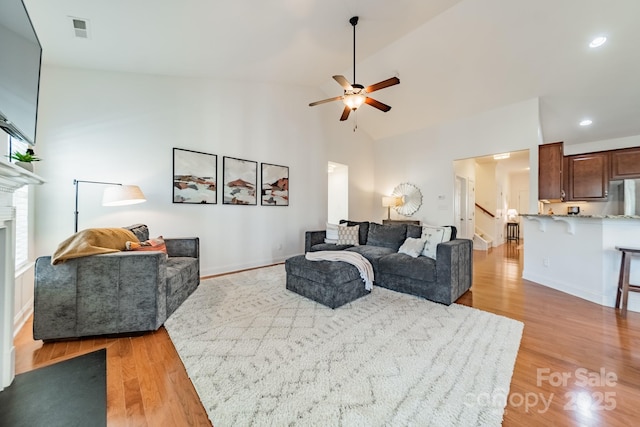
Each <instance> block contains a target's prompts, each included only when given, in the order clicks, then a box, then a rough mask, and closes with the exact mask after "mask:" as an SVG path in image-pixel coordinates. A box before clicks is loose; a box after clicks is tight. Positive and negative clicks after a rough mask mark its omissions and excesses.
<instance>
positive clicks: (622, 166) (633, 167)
mask: <svg viewBox="0 0 640 427" xmlns="http://www.w3.org/2000/svg"><path fill="white" fill-rule="evenodd" d="M609 156H610V160H611V175H610V177H611V179H612V180H615V179H636V178H640V147H634V148H625V149H622V150H612V151H609Z"/></svg>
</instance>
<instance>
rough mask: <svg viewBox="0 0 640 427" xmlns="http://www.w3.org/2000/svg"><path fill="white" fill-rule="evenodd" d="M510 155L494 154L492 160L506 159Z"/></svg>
mask: <svg viewBox="0 0 640 427" xmlns="http://www.w3.org/2000/svg"><path fill="white" fill-rule="evenodd" d="M510 156H511V153H502V154H494V155H493V160H502V159H508V158H509V157H510Z"/></svg>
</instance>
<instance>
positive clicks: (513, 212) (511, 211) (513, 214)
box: [507, 209, 518, 220]
mask: <svg viewBox="0 0 640 427" xmlns="http://www.w3.org/2000/svg"><path fill="white" fill-rule="evenodd" d="M517 216H518V211H517V210H515V209H507V218H508V219H510V220H514V219H516V217H517Z"/></svg>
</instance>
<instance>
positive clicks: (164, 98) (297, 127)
mask: <svg viewBox="0 0 640 427" xmlns="http://www.w3.org/2000/svg"><path fill="white" fill-rule="evenodd" d="M40 87H41V89H40V107H39V116H38V145H37V147H36V148H37V153H38V155H39V156H40V157H42V158H43V159H44V160H43V161H41V162H39V163H38V174H39V175H41V176H42V177H44V178H45V179H46V181H47V183H46V184H45V185H43V186H41V187H40V188H38V189H37V190H36V228H35V231H36V255H37V256H39V255H50V254H51V253H52V252H53V251H54V250H55V248H56V247H57V245H58V244H59V243H60V242H61V241H63V240H64V239H66V238H67V237H69V236H70V235H71V234H72V233H73V209H74V186H73V180H74V179H81V180H91V181H108V182H121V183H129V184H136V185H139V186H140V187H141V188H142V190H143V191H144V193H145V195H146V197H147V202H146V203H144V204H139V205H133V206H124V207H115V208H107V207H102V206H101V204H100V200H101V194H102V190H103V187H102V186H98V185H90V184H80V206H79V212H80V215H79V228H80V229H83V228H88V227H117V226H124V225H129V224H134V223H145V224H147V225H148V226H149V228H150V232H151V234H152V235H153V236H157V235H163V236H165V237H180V236H198V237H200V245H201V257H202V260H201V272H202V274H203V275H208V274H215V273H220V272H227V271H233V270H237V269H241V268H248V267H253V266H259V265H265V264H269V263H272V262H276V261H281V260H283V259H285V258H287V257H288V256H291V255H294V254H298V253H302V252H303V250H304V231H306V230H310V229H318V227H321V226H324V224H325V222H326V220H327V161H328V159H329V155H331V160H335V161H339V162H341V163H344V164H346V165H348V166H349V173H350V179H351V180H350V187H351V188H350V191H349V193H350V195H351V198H350V203H351V206H350V209H349V210H350V212H353V213H354V214H355V215H356V216H359V217H365V216H366V213H368V211H369V210H370V206H371V195H370V194H371V188H372V186H373V184H372V183H373V179H372V176H373V171H372V166H371V165H372V163H373V162H372V161H371V160H370V158H371V155H370V154H368V153H367V152H365V153H363V151H365V149H366V148H367V147H368V146H370V138H369V137H368V136H367V135H366V134H364V133H362V132H357V133H356V135H355V136H354V135H353V132H352V130H351V129H350V128H348V126H344V123H339V122H338V120H337V119H336V118H335V114H331V113H333V111H331V109H322V108H309V107H308V102H309V101H310V100H313V99H315V98H318V97H322V96H323V94H321V93H320V92H319V91H318V90H317V89H310V88H306V87H296V86H291V85H281V86H280V85H273V84H261V83H249V82H238V81H220V80H211V79H195V78H189V79H187V78H176V77H163V76H152V75H140V74H130V73H113V72H101V71H89V70H80V69H67V68H58V67H51V66H45V67H44V68H43V72H42V81H41V86H40ZM334 122H335V123H334ZM339 125H343V126H339ZM173 147H179V148H185V149H190V150H196V151H202V152H206V153H211V154H217V155H218V181H219V182H221V179H222V157H223V156H231V157H238V158H242V159H247V160H253V161H257V162H258V164H259V163H260V162H267V163H274V164H279V165H285V166H289V177H290V206H289V207H267V206H260V204H259V203H260V202H259V201H258V206H230V205H222V204H221V197H220V196H219V197H218V204H217V205H206V206H202V205H181V204H173V203H172V188H171V186H172V162H173V157H172V156H173V154H172V148H173ZM367 151H370V150H367ZM361 159H362V161H361ZM258 179H259V178H258ZM367 192H368V193H367Z"/></svg>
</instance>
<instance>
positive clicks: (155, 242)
mask: <svg viewBox="0 0 640 427" xmlns="http://www.w3.org/2000/svg"><path fill="white" fill-rule="evenodd" d="M126 248H127V250H128V251H160V252H164V253H165V254H166V253H167V245H166V244H165V242H164V238H163V237H162V236H160V237H158V238H156V239H149V240H146V241H144V242H127V243H126Z"/></svg>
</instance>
